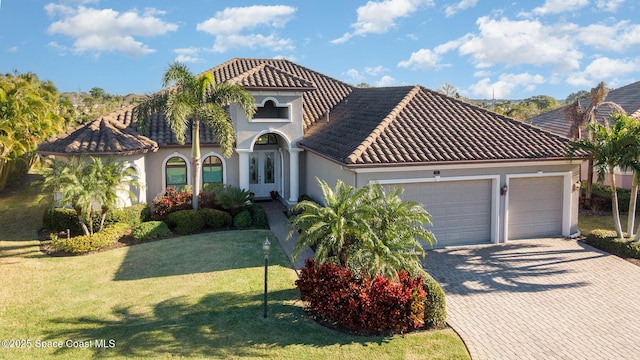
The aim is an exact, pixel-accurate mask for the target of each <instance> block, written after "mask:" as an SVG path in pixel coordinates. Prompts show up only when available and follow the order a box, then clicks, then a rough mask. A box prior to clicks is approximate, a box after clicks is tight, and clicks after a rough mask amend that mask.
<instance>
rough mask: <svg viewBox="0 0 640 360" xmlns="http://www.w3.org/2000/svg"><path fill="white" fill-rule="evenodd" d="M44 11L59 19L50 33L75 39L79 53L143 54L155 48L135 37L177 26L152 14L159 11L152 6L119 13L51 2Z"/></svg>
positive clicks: (49, 29)
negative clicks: (143, 10) (140, 10)
mask: <svg viewBox="0 0 640 360" xmlns="http://www.w3.org/2000/svg"><path fill="white" fill-rule="evenodd" d="M45 10H46V12H47V14H48V15H49V16H51V17H53V18H56V17H59V18H60V19H59V20H58V21H56V22H54V23H52V24H51V25H50V26H49V28H48V32H49V33H50V34H54V35H55V34H60V35H65V36H68V37H70V38H72V39H74V42H73V46H72V48H73V51H74V52H75V53H79V54H81V53H84V52H93V53H94V54H95V55H99V54H100V53H102V52H112V51H116V52H122V53H125V54H127V55H130V56H135V57H140V56H144V55H146V54H149V53H152V52H154V51H155V50H154V49H150V48H149V47H148V46H147V45H146V44H144V43H142V42H140V41H138V40H136V38H135V37H154V36H160V35H164V34H166V33H167V32H169V31H175V30H177V29H178V26H177V25H176V24H171V23H167V22H164V21H163V20H161V19H160V18H158V17H156V16H154V15H149V14H151V13H156V14H158V13H159V12H157V11H155V10H153V9H146V10H145V13H143V14H140V13H138V11H137V10H135V9H133V10H128V11H126V12H123V13H120V12H118V11H115V10H113V9H95V8H87V7H84V6H79V7H77V8H73V7H70V6H66V5H58V4H53V3H50V4H47V5H46V6H45ZM55 44H56V45H57V43H55Z"/></svg>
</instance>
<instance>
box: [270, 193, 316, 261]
mask: <svg viewBox="0 0 640 360" xmlns="http://www.w3.org/2000/svg"><path fill="white" fill-rule="evenodd" d="M260 205H262V206H263V207H264V209H265V210H266V211H267V217H268V218H269V227H271V231H272V232H273V233H274V234H275V236H276V237H277V238H278V243H280V247H281V248H282V250H283V251H284V252H285V254H287V258H289V261H290V262H291V264H292V266H293V268H294V270H296V271H298V270H299V269H300V268H302V267H304V262H305V260H306V259H307V258H312V257H313V256H314V254H313V250H311V248H309V247H307V248H305V249H304V250H303V251H302V252H301V253H300V254H299V255H298V257H297V258H296V260H295V261H293V259H292V253H293V247H294V246H295V245H296V242H297V241H298V233H297V232H294V233H293V236H292V237H291V238H290V239H289V240H287V233H288V232H289V229H290V228H291V227H290V226H289V219H287V217H286V216H285V214H284V212H285V211H287V207H286V206H284V205H283V204H282V203H281V202H280V201H276V200H274V201H266V202H260Z"/></svg>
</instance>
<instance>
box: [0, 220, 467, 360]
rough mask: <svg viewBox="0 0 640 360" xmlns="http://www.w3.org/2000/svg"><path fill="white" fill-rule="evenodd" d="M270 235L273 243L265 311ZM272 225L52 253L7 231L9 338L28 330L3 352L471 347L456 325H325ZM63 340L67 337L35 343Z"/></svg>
mask: <svg viewBox="0 0 640 360" xmlns="http://www.w3.org/2000/svg"><path fill="white" fill-rule="evenodd" d="M267 236H268V237H271V240H272V243H273V244H274V246H272V252H271V256H270V264H271V265H270V267H269V307H268V311H269V315H268V317H267V318H266V319H264V318H263V316H262V291H263V280H264V272H263V269H264V268H263V265H264V263H263V255H262V248H261V244H262V241H263V240H264V239H265V237H267ZM272 236H273V235H272V233H271V232H269V231H264V230H252V231H228V232H217V233H204V234H198V235H192V236H184V237H177V238H172V239H165V240H161V241H157V242H152V243H146V244H141V245H135V246H131V247H125V248H119V249H115V250H111V251H106V252H101V253H96V254H91V255H86V256H75V257H48V256H46V255H43V254H42V253H41V252H40V251H39V247H38V246H39V243H38V241H6V239H3V238H2V236H1V235H0V239H2V240H0V279H2V284H3V285H2V294H1V296H0V339H14V340H25V341H30V343H23V344H22V345H24V346H30V348H21V349H15V348H14V349H11V348H0V358H11V359H33V358H45V357H52V356H59V357H60V358H65V359H69V358H70V359H73V358H77V359H80V358H82V359H84V358H88V357H92V356H95V357H107V358H131V357H133V358H135V357H141V358H142V357H145V358H149V357H152V358H174V357H178V358H180V357H183V358H261V359H330V358H331V359H333V358H349V359H405V358H415V359H418V358H429V359H468V358H469V357H468V354H467V351H466V349H465V347H464V344H463V343H462V342H461V341H460V339H459V338H458V336H457V335H456V334H455V333H454V332H453V331H452V330H450V329H445V330H438V331H428V332H416V333H411V334H408V335H405V336H394V337H381V336H379V337H360V336H350V335H346V334H344V333H341V332H337V331H334V330H330V329H327V328H325V327H322V326H320V325H318V324H317V323H315V322H314V321H312V320H310V319H309V318H308V317H307V316H306V315H305V313H304V311H303V308H302V303H301V301H300V300H299V294H298V291H297V289H296V288H295V285H294V281H295V279H296V274H295V272H294V271H293V270H292V269H291V268H290V267H289V264H288V262H287V259H286V257H285V255H284V254H283V253H282V251H281V250H280V248H279V246H278V245H277V241H275V239H273V238H272ZM68 340H69V341H68ZM100 340H105V342H103V343H100ZM111 340H112V341H111ZM96 341H97V343H96ZM58 342H62V344H63V347H62V348H36V346H37V345H39V346H43V345H44V344H48V345H56V344H57V343H58ZM14 344H15V343H14ZM96 344H102V345H106V346H111V345H113V347H109V348H98V347H96ZM3 345H6V344H5V343H3ZM67 345H72V346H77V347H67ZM81 345H90V346H92V347H89V348H87V347H80V346H81Z"/></svg>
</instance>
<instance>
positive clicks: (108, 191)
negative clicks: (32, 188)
mask: <svg viewBox="0 0 640 360" xmlns="http://www.w3.org/2000/svg"><path fill="white" fill-rule="evenodd" d="M41 171H42V175H43V178H44V179H43V182H42V184H41V185H42V188H43V190H52V191H53V192H54V193H60V194H61V195H62V198H61V199H60V200H59V204H61V205H63V206H64V205H67V204H68V205H70V206H71V207H72V208H73V209H74V210H75V211H76V214H77V215H78V220H79V221H80V226H81V227H82V230H83V232H84V233H85V234H86V235H91V234H93V233H94V228H93V216H94V214H95V213H96V210H95V209H96V208H99V209H100V226H99V228H98V229H97V230H98V231H101V230H102V228H103V226H104V220H105V217H106V216H107V214H108V213H109V212H110V211H112V210H113V209H114V208H115V207H116V206H117V201H118V194H119V193H120V192H122V191H128V190H126V189H128V188H129V187H131V186H139V184H138V181H137V180H136V179H135V177H133V176H131V175H132V172H133V171H134V170H133V169H132V168H125V167H124V166H123V163H122V162H120V161H117V160H114V159H113V158H109V159H107V161H106V162H103V161H102V160H101V159H100V158H97V157H91V158H90V159H89V160H87V159H86V158H85V157H72V158H71V159H69V160H68V161H65V160H57V159H54V160H49V161H48V165H47V166H45V167H43V169H42V170H41ZM129 196H133V193H131V192H129Z"/></svg>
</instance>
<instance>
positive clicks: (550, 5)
mask: <svg viewBox="0 0 640 360" xmlns="http://www.w3.org/2000/svg"><path fill="white" fill-rule="evenodd" d="M587 5H589V0H547V1H545V3H544V5H542V6H540V7H537V8H535V9H533V13H534V14H536V15H547V14H559V13H563V12H569V11H576V10H578V9H580V8H582V7H585V6H587Z"/></svg>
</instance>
